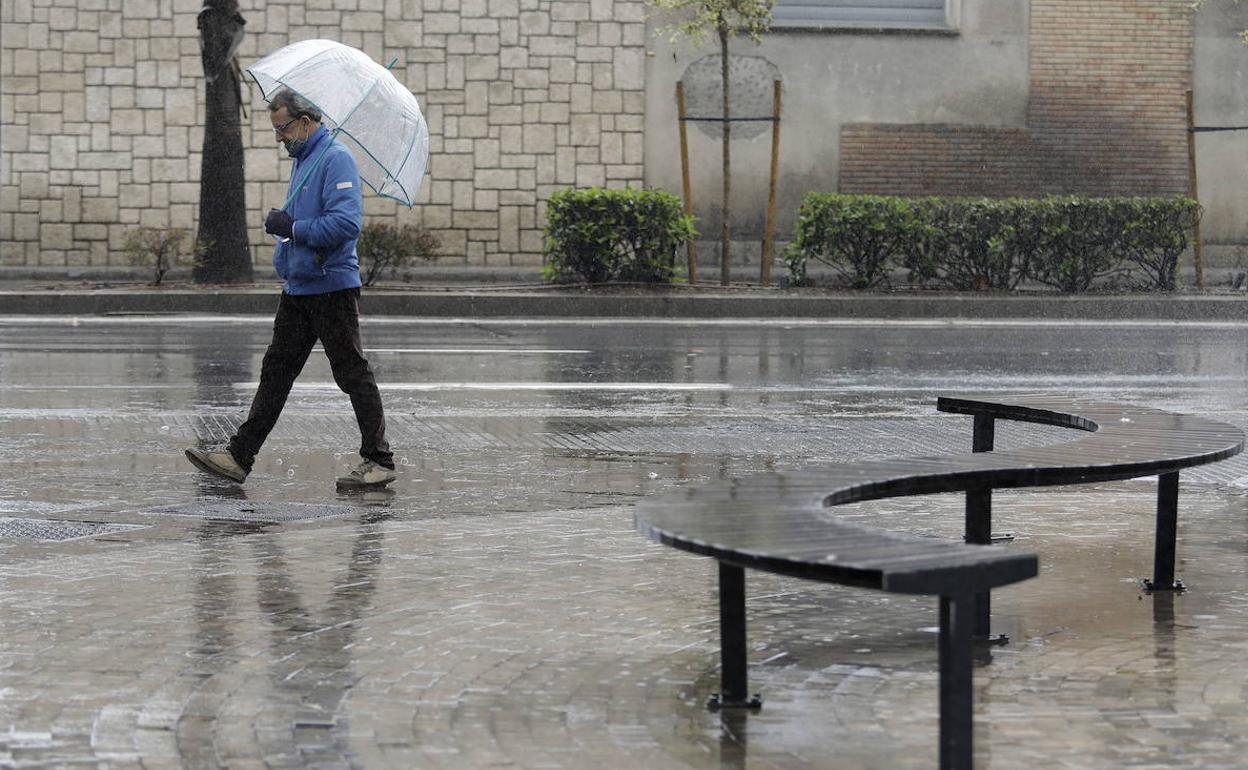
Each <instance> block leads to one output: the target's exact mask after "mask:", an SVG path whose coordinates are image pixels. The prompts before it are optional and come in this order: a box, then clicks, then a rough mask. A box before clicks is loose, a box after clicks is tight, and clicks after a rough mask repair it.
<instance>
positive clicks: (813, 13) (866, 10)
mask: <svg viewBox="0 0 1248 770" xmlns="http://www.w3.org/2000/svg"><path fill="white" fill-rule="evenodd" d="M952 1H953V0H776V5H775V7H774V8H773V9H772V16H773V19H774V24H773V26H774V27H780V28H784V27H828V28H837V27H840V28H865V29H935V30H949V29H952V28H953V24H952V20H951V19H950V5H951V4H952Z"/></svg>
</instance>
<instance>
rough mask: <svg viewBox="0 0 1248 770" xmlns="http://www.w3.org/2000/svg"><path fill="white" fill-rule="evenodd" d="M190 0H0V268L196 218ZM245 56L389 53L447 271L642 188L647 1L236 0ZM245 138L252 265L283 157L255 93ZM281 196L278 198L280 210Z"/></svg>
mask: <svg viewBox="0 0 1248 770" xmlns="http://www.w3.org/2000/svg"><path fill="white" fill-rule="evenodd" d="M201 5H202V3H201V1H200V0H75V1H74V2H72V3H66V2H63V0H4V1H3V3H0V129H2V131H0V265H3V266H51V267H59V266H79V265H90V266H103V265H123V264H125V255H124V254H123V253H122V252H121V249H120V245H121V243H122V241H123V239H124V237H125V233H126V231H128V230H129V229H131V228H133V227H136V226H139V225H151V226H158V227H170V226H176V227H188V228H194V227H195V226H196V222H195V218H196V217H197V216H198V199H199V169H200V150H201V146H202V142H203V133H202V131H203V128H202V127H201V126H200V121H202V119H203V118H202V115H203V70H202V67H201V64H200V59H199V33H198V30H197V28H196V14H197V13H198V12H199V10H200V8H201ZM241 6H242V14H243V16H244V17H245V18H246V20H247V26H246V37H245V39H244V43H243V48H242V49H241V51H240V57H239V58H240V61H241V63H242V64H243V66H244V67H245V66H247V65H249V64H251V63H253V62H254V61H256V60H257V59H258V58H260V56H262V55H263V54H265V53H268V52H270V51H272V50H274V49H276V48H279V47H281V46H283V45H286V44H287V43H289V42H292V41H295V40H301V39H306V38H313V37H327V38H333V39H336V40H340V41H342V42H344V43H347V44H348V45H353V46H356V47H359V48H362V49H363V50H364V51H366V52H367V53H369V54H370V55H371V56H373V58H374V59H376V60H378V61H382V62H384V63H388V62H389V61H390V59H392V58H394V57H398V59H399V64H398V65H397V66H396V67H395V70H394V71H395V74H396V76H397V77H398V78H399V80H400V81H402V82H404V83H405V84H407V85H408V86H409V87H410V88H411V89H412V91H413V93H415V94H416V96H417V98H418V99H419V100H420V103H421V107H422V109H423V110H424V112H425V116H426V119H427V120H428V122H429V129H430V135H431V142H430V155H431V159H430V165H429V175H428V177H427V178H426V179H425V183H424V186H423V187H422V190H421V193H420V198H419V202H418V203H417V205H416V207H415V208H414V209H412V210H411V211H408V210H407V209H406V208H404V207H402V206H399V205H398V204H395V203H393V202H390V201H383V200H379V199H371V198H370V197H369V195H368V194H367V193H366V196H365V197H366V213H367V216H368V220H369V221H387V220H389V221H391V222H395V221H398V222H402V223H407V222H412V223H421V224H424V225H425V226H427V227H430V228H432V229H434V230H435V231H436V232H437V233H438V235H439V236H440V237H441V238H442V240H443V242H444V244H445V249H444V250H445V251H446V252H447V257H446V259H445V260H444V261H447V262H456V261H458V262H466V263H470V264H490V265H495V264H497V265H503V264H535V263H537V262H538V261H539V259H540V256H539V255H540V250H541V225H542V217H543V215H544V210H543V205H544V204H543V202H544V201H545V200H546V199H547V198H548V197H549V195H550V194H551V192H553V191H554V190H557V189H560V188H563V187H569V186H573V185H580V186H584V185H607V186H623V185H625V184H629V183H631V184H634V185H639V184H641V182H642V179H643V166H642V163H643V158H642V152H643V146H644V144H643V128H644V126H643V114H644V99H643V87H644V78H645V66H644V65H645V22H644V16H643V13H644V4H643V2H642V0H306V1H305V0H299V1H298V2H280V0H275V1H271V2H265V1H263V0H246V1H245V2H242V3H241ZM244 99H245V101H247V102H248V104H249V109H248V119H247V122H248V125H249V127H250V130H245V131H244V146H245V148H246V150H245V151H246V157H247V161H246V165H247V180H248V182H247V207H248V211H249V213H250V217H251V221H253V222H254V223H255V226H254V227H253V228H252V231H251V240H252V243H253V254H254V256H255V260H256V263H257V264H258V265H261V266H263V265H267V263H268V260H269V256H270V251H271V247H270V243H269V241H267V240H266V237H265V236H264V234H263V230H262V228H261V227H260V223H261V222H262V219H263V214H262V212H263V211H265V210H267V209H268V208H269V207H270V206H273V205H279V204H280V201H281V200H283V199H284V191H285V184H286V180H287V178H288V175H289V172H290V163H289V161H288V160H286V159H285V157H284V152H279V150H280V148H279V147H278V146H277V145H276V144H275V143H274V141H273V136H272V132H271V131H270V130H269V121H268V115H267V112H266V111H265V110H264V109H263V105H262V104H261V103H259V91H258V89H255V88H254V87H253V89H252V95H251V98H250V99H248V98H247V95H246V94H245V95H244ZM275 201H276V203H275Z"/></svg>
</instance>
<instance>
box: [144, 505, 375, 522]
mask: <svg viewBox="0 0 1248 770" xmlns="http://www.w3.org/2000/svg"><path fill="white" fill-rule="evenodd" d="M134 513H141V514H143V515H145V516H192V517H195V518H198V519H224V520H227V521H260V522H282V521H304V520H307V519H325V518H329V517H332V516H346V515H349V514H352V513H358V511H357V509H355V508H351V507H349V506H345V505H321V504H318V503H284V502H275V501H265V502H251V501H248V500H193V501H190V502H186V503H181V504H179V505H162V506H160V507H158V508H144V509H142V510H140V511H134Z"/></svg>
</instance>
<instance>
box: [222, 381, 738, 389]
mask: <svg viewBox="0 0 1248 770" xmlns="http://www.w3.org/2000/svg"><path fill="white" fill-rule="evenodd" d="M259 385H260V383H258V382H236V383H234V387H235V388H237V389H240V390H254V389H256V388H257V387H259ZM377 387H378V388H379V389H381V390H421V391H428V390H602V391H720V390H736V388H735V387H734V386H732V385H729V384H728V383H726V382H386V383H380V382H379V383H377ZM294 389H295V390H334V391H336V390H338V386H337V385H336V384H334V383H332V382H296V383H295V386H294Z"/></svg>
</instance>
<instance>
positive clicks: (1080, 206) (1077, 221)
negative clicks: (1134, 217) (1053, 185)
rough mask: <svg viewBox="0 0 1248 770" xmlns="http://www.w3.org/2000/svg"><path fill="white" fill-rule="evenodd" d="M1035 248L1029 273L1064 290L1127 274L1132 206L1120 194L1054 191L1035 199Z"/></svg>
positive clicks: (1081, 288) (1088, 286) (1078, 289)
mask: <svg viewBox="0 0 1248 770" xmlns="http://www.w3.org/2000/svg"><path fill="white" fill-rule="evenodd" d="M1033 213H1034V215H1035V216H1034V219H1033V220H1032V221H1033V222H1034V226H1035V228H1036V231H1035V240H1036V241H1037V242H1038V245H1039V248H1038V249H1037V250H1036V251H1035V254H1034V255H1033V259H1032V262H1031V267H1030V271H1029V274H1030V276H1031V277H1032V278H1034V279H1035V280H1037V281H1039V282H1040V283H1042V284H1045V285H1047V286H1052V287H1053V288H1055V289H1059V290H1061V291H1065V292H1079V291H1087V290H1088V289H1090V288H1091V287H1092V285H1093V283H1094V282H1096V281H1097V280H1100V279H1105V278H1109V277H1119V276H1122V275H1124V274H1125V267H1126V266H1125V265H1124V264H1123V251H1122V233H1123V229H1124V227H1126V226H1127V224H1128V222H1129V221H1130V212H1129V210H1128V209H1127V208H1126V207H1124V206H1123V205H1122V202H1121V199H1116V198H1076V197H1060V198H1059V197H1050V198H1042V199H1040V200H1038V201H1035V202H1034V203H1033Z"/></svg>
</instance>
